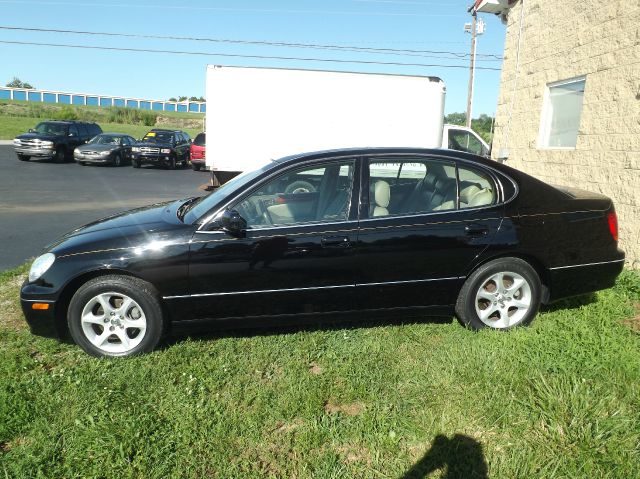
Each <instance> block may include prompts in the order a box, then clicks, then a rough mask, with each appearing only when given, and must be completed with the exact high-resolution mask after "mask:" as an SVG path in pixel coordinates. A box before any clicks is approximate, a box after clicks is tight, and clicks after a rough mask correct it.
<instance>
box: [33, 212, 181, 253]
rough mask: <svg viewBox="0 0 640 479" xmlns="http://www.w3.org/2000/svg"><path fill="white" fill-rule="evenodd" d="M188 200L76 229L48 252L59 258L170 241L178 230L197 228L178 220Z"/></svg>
mask: <svg viewBox="0 0 640 479" xmlns="http://www.w3.org/2000/svg"><path fill="white" fill-rule="evenodd" d="M183 203H184V200H178V201H172V202H165V203H157V204H154V205H150V206H145V207H142V208H136V209H134V210H130V211H125V212H122V213H118V214H115V215H111V216H108V217H106V218H102V219H99V220H97V221H93V222H91V223H88V224H86V225H84V226H81V227H79V228H76V229H74V230H72V231H70V232H68V233H67V234H65V235H63V236H62V237H61V238H59V239H57V240H56V241H54V242H53V243H52V244H50V245H49V246H47V247H46V248H45V251H48V252H52V253H54V254H56V256H66V255H74V254H80V253H86V252H93V251H105V250H112V249H122V248H136V247H139V246H141V245H144V244H148V243H149V242H152V241H159V240H166V239H167V238H170V237H171V236H172V234H171V232H172V231H173V230H176V229H184V228H193V227H192V226H191V225H185V224H184V223H182V221H180V220H179V219H178V217H177V214H176V213H177V209H178V207H179V206H180V205H181V204H183Z"/></svg>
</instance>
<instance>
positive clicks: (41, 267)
mask: <svg viewBox="0 0 640 479" xmlns="http://www.w3.org/2000/svg"><path fill="white" fill-rule="evenodd" d="M55 260H56V255H54V254H53V253H45V254H43V255H42V256H38V257H37V258H36V260H35V261H34V262H33V264H32V265H31V269H30V270H29V281H31V282H33V281H35V280H37V279H38V278H39V277H40V276H42V275H43V274H44V273H46V271H47V270H48V269H49V268H51V265H52V264H53V262H54V261H55Z"/></svg>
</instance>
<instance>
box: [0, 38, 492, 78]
mask: <svg viewBox="0 0 640 479" xmlns="http://www.w3.org/2000/svg"><path fill="white" fill-rule="evenodd" d="M0 43H2V44H8V45H29V46H40V47H56V48H80V49H86V50H108V51H120V52H138V53H167V54H173V55H198V56H211V57H225V58H253V59H260V60H289V61H303V62H325V63H351V64H359V65H390V66H407V67H430V68H464V69H466V68H467V66H466V65H439V64H426V63H404V62H381V61H369V60H338V59H331V58H306V57H284V56H269V55H242V54H236V53H212V52H194V51H184V50H156V49H148V48H124V47H101V46H94V45H73V44H64V43H38V42H21V41H10V40H0ZM476 69H478V70H492V71H500V70H501V69H500V68H493V67H476Z"/></svg>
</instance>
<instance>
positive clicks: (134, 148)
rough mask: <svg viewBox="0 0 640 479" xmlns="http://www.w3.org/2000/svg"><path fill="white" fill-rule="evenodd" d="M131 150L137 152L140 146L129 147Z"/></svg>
mask: <svg viewBox="0 0 640 479" xmlns="http://www.w3.org/2000/svg"><path fill="white" fill-rule="evenodd" d="M131 151H135V152H139V151H140V148H139V147H137V146H134V147H133V148H131Z"/></svg>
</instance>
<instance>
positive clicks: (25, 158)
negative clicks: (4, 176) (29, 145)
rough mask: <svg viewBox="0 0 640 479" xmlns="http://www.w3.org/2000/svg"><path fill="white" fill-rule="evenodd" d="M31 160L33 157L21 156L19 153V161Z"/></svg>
mask: <svg viewBox="0 0 640 479" xmlns="http://www.w3.org/2000/svg"><path fill="white" fill-rule="evenodd" d="M29 158H31V157H30V156H27V155H21V154H20V153H18V159H19V160H20V161H29Z"/></svg>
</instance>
